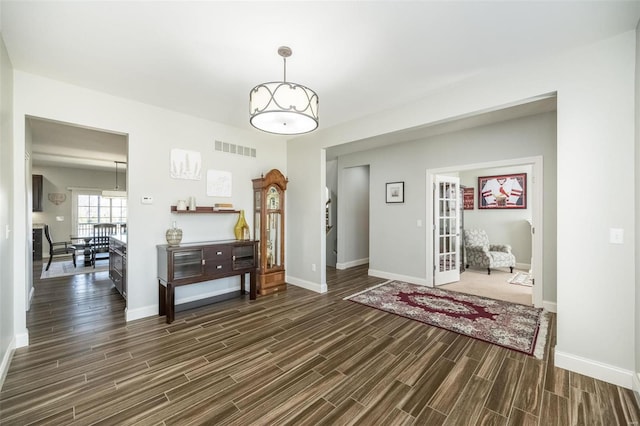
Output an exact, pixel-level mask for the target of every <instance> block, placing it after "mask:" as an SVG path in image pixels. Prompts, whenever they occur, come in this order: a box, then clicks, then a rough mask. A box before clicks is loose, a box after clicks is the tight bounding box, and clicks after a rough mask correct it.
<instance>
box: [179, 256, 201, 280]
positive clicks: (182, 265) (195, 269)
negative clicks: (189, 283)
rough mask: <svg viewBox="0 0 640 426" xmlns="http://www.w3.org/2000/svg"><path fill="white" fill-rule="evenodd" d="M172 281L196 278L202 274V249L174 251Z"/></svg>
mask: <svg viewBox="0 0 640 426" xmlns="http://www.w3.org/2000/svg"><path fill="white" fill-rule="evenodd" d="M172 256H173V280H181V279H185V278H192V277H198V276H201V275H202V274H203V265H202V263H203V262H202V259H203V257H202V249H193V250H180V251H174V252H173V253H172Z"/></svg>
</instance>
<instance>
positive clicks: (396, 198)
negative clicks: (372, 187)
mask: <svg viewBox="0 0 640 426" xmlns="http://www.w3.org/2000/svg"><path fill="white" fill-rule="evenodd" d="M386 201H387V203H404V182H389V183H387V199H386Z"/></svg>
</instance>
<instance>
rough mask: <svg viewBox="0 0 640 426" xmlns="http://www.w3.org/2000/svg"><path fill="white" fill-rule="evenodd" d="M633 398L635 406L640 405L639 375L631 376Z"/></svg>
mask: <svg viewBox="0 0 640 426" xmlns="http://www.w3.org/2000/svg"><path fill="white" fill-rule="evenodd" d="M633 396H635V397H636V404H638V405H640V373H636V374H634V375H633Z"/></svg>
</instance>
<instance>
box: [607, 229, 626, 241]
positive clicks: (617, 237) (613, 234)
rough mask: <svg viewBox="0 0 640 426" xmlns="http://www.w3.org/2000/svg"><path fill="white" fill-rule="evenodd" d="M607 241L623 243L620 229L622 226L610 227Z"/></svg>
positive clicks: (622, 231)
mask: <svg viewBox="0 0 640 426" xmlns="http://www.w3.org/2000/svg"><path fill="white" fill-rule="evenodd" d="M609 242H610V243H611V244H624V229H622V228H610V229H609Z"/></svg>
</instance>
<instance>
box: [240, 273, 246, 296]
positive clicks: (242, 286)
mask: <svg viewBox="0 0 640 426" xmlns="http://www.w3.org/2000/svg"><path fill="white" fill-rule="evenodd" d="M244 275H245V274H240V296H243V295H244V284H245V279H244Z"/></svg>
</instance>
